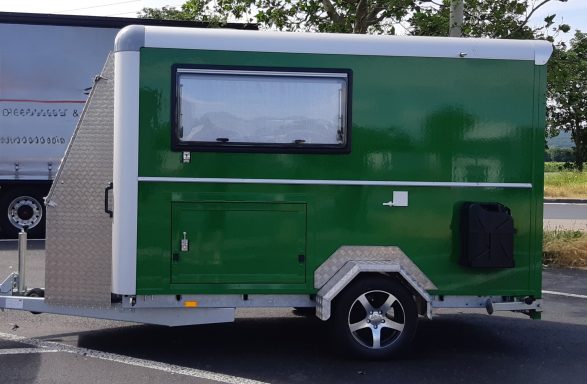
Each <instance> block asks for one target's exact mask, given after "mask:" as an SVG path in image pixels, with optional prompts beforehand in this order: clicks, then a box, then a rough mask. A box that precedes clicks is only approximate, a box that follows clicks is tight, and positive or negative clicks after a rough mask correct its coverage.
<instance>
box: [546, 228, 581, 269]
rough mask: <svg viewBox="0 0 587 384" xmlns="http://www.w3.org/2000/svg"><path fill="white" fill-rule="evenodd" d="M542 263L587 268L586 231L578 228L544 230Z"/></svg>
mask: <svg viewBox="0 0 587 384" xmlns="http://www.w3.org/2000/svg"><path fill="white" fill-rule="evenodd" d="M542 251H543V254H542V259H543V264H545V265H552V266H556V267H571V268H587V233H585V232H582V231H578V230H564V229H555V230H547V231H544V240H543V243H542Z"/></svg>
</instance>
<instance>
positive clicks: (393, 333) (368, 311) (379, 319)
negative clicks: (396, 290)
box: [347, 290, 405, 349]
mask: <svg viewBox="0 0 587 384" xmlns="http://www.w3.org/2000/svg"><path fill="white" fill-rule="evenodd" d="M347 324H348V327H349V331H350V332H351V335H352V336H353V338H354V339H355V340H356V341H357V342H358V343H359V344H361V345H362V346H364V347H367V348H370V349H382V348H387V347H389V346H390V345H392V344H394V343H395V342H396V341H397V340H398V338H399V337H400V335H401V334H402V332H403V330H404V327H405V310H404V307H403V306H402V304H401V303H400V301H399V300H398V299H397V298H396V297H395V296H394V295H392V294H391V293H389V292H385V291H381V290H373V291H369V292H366V293H363V294H362V295H360V296H359V297H358V298H357V299H356V300H355V301H354V302H353V304H352V305H351V307H350V309H349V313H348V320H347Z"/></svg>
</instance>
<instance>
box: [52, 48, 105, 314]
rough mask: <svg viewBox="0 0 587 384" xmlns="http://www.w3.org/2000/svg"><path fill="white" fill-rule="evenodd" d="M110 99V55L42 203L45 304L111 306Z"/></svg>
mask: <svg viewBox="0 0 587 384" xmlns="http://www.w3.org/2000/svg"><path fill="white" fill-rule="evenodd" d="M113 96H114V58H113V56H112V55H111V56H110V57H109V58H108V60H107V61H106V64H105V66H104V68H103V70H102V74H101V76H98V77H97V78H96V80H95V82H94V86H93V88H92V92H91V94H90V97H89V98H88V101H87V102H86V105H85V107H84V111H83V112H82V115H81V118H80V120H79V123H78V125H77V127H76V130H75V132H74V135H73V138H72V140H71V141H70V143H69V146H68V148H67V151H66V153H65V157H64V159H63V161H62V162H61V165H60V168H59V171H58V173H57V176H56V178H55V180H54V182H53V186H52V188H51V191H50V192H49V196H48V197H47V201H46V203H47V240H46V245H45V248H46V253H47V256H46V273H45V297H46V301H47V302H48V303H49V304H60V305H70V306H86V307H88V306H89V307H109V306H110V292H111V269H112V261H111V244H112V223H111V219H110V217H109V215H108V214H106V213H105V212H104V188H105V187H106V185H107V184H108V183H109V182H110V181H111V180H112V150H113V128H112V127H113V103H114V100H113ZM110 200H112V197H110ZM110 205H111V206H112V201H111V203H110Z"/></svg>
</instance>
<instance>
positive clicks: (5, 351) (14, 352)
mask: <svg viewBox="0 0 587 384" xmlns="http://www.w3.org/2000/svg"><path fill="white" fill-rule="evenodd" d="M47 352H61V351H59V350H57V349H44V348H10V349H0V356H1V355H24V354H28V353H47Z"/></svg>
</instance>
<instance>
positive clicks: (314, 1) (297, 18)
mask: <svg viewBox="0 0 587 384" xmlns="http://www.w3.org/2000/svg"><path fill="white" fill-rule="evenodd" d="M417 2H418V1H416V0H306V1H296V0H281V1H280V0H217V1H206V0H188V1H186V2H185V3H184V4H183V5H182V6H181V8H180V9H176V8H173V7H163V8H143V10H142V12H141V13H140V14H139V17H143V18H156V19H173V20H198V21H215V22H218V21H224V22H226V21H227V20H228V19H229V18H231V17H232V18H235V19H236V20H239V21H246V22H256V23H259V24H260V25H261V26H262V27H264V28H275V29H279V30H287V31H313V32H342V33H389V34H393V33H394V32H395V24H396V23H398V22H400V21H401V20H403V19H404V18H405V17H406V16H407V15H408V14H409V12H410V11H411V10H412V9H413V7H414V5H415V4H416V3H417Z"/></svg>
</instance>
